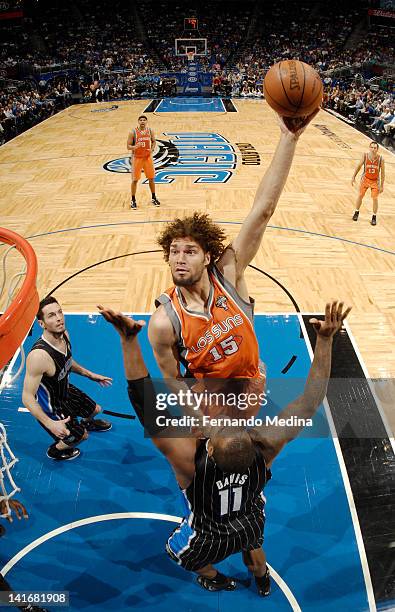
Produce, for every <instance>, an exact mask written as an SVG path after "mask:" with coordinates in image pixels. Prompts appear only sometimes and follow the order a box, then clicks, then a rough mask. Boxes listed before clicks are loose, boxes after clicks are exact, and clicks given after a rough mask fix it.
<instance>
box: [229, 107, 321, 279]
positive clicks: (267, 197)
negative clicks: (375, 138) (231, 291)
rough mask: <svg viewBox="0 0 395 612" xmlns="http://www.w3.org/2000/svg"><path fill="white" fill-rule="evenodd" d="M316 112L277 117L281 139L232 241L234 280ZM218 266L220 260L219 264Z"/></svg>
mask: <svg viewBox="0 0 395 612" xmlns="http://www.w3.org/2000/svg"><path fill="white" fill-rule="evenodd" d="M317 112H318V109H317V110H316V111H314V113H312V114H311V115H309V116H308V117H300V118H297V119H289V118H286V119H285V118H281V117H279V124H280V129H281V136H280V140H279V143H278V145H277V148H276V151H275V153H274V156H273V159H272V161H271V164H270V166H269V168H268V169H267V170H266V173H265V175H264V177H263V179H262V180H261V182H260V184H259V186H258V189H257V192H256V195H255V199H254V203H253V206H252V209H251V210H250V212H249V213H248V215H247V217H246V219H245V221H244V223H243V225H242V227H241V230H240V232H239V234H238V236H237V237H236V238H235V239H234V240H233V242H232V247H233V250H234V253H235V256H236V257H235V260H236V279H237V280H239V279H240V277H241V276H242V274H243V273H244V270H245V269H246V267H247V266H248V264H249V263H250V262H251V261H252V259H253V258H254V257H255V255H256V253H257V251H258V249H259V246H260V244H261V240H262V237H263V234H264V232H265V229H266V227H267V224H268V223H269V220H270V218H271V217H272V215H273V213H274V211H275V209H276V206H277V202H278V200H279V198H280V195H281V193H282V190H283V188H284V185H285V182H286V180H287V177H288V174H289V170H290V168H291V164H292V160H293V157H294V153H295V149H296V144H297V142H298V139H299V136H300V135H301V134H302V133H303V131H304V130H305V129H306V127H307V125H308V124H309V123H310V121H311V120H312V119H313V118H314V117H315V116H316V114H317ZM226 253H227V252H225V257H226ZM221 263H222V262H221V260H220V261H219V265H221Z"/></svg>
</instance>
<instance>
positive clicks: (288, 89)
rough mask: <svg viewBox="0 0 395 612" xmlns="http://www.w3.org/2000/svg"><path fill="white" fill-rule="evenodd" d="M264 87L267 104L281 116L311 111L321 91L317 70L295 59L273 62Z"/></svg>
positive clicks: (305, 113) (301, 115) (320, 98)
mask: <svg viewBox="0 0 395 612" xmlns="http://www.w3.org/2000/svg"><path fill="white" fill-rule="evenodd" d="M263 91H264V94H265V98H266V101H267V103H268V104H269V106H271V107H272V109H273V110H275V111H276V113H278V114H279V115H282V116H284V117H303V116H306V115H310V114H311V113H312V112H313V111H314V110H315V109H316V108H318V107H319V106H320V105H321V102H322V95H323V88H322V81H321V79H320V77H319V74H318V72H317V71H316V70H314V68H312V67H311V66H309V65H308V64H305V63H304V62H300V61H298V60H286V61H284V62H278V64H274V66H272V67H271V68H270V70H269V71H268V73H267V74H266V76H265V80H264V83H263Z"/></svg>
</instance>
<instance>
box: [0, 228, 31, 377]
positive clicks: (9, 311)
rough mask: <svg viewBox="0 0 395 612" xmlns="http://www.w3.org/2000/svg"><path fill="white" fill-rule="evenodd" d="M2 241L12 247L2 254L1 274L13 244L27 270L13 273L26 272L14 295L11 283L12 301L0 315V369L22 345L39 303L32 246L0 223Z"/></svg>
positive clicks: (0, 239)
mask: <svg viewBox="0 0 395 612" xmlns="http://www.w3.org/2000/svg"><path fill="white" fill-rule="evenodd" d="M1 242H5V243H6V244H10V245H11V248H10V249H8V250H7V251H6V253H5V254H4V256H3V273H4V277H5V272H4V261H5V258H6V257H7V255H8V253H9V251H11V250H12V248H16V249H17V250H18V251H19V252H20V253H21V254H22V255H23V257H24V258H25V260H26V271H25V272H21V273H18V274H16V275H15V276H14V277H13V279H14V278H16V277H18V278H20V277H21V276H22V275H25V279H24V281H23V284H22V287H21V288H20V289H19V291H18V293H17V294H16V296H15V297H14V296H13V295H12V293H13V292H14V291H15V289H16V285H14V287H13V290H12V292H11V297H10V301H11V300H12V302H11V304H10V305H9V306H8V304H7V306H6V311H5V312H4V314H3V315H2V316H1V317H0V371H1V369H2V368H3V367H4V366H5V365H6V364H7V363H8V361H9V360H10V359H11V358H12V357H13V355H14V354H15V352H16V351H17V349H18V347H19V346H20V345H21V343H22V341H23V339H24V338H25V336H26V334H27V332H28V331H29V329H30V327H31V325H32V323H33V321H34V317H35V316H36V314H37V310H38V305H39V298H38V293H37V289H36V278H37V257H36V254H35V252H34V250H33V248H32V247H31V245H30V244H29V243H28V242H27V240H25V239H24V238H22V236H20V235H19V234H17V233H16V232H12V231H11V230H8V229H6V228H4V227H0V243H1ZM13 279H12V280H13ZM4 285H5V278H4V280H3V287H4ZM0 297H1V296H0Z"/></svg>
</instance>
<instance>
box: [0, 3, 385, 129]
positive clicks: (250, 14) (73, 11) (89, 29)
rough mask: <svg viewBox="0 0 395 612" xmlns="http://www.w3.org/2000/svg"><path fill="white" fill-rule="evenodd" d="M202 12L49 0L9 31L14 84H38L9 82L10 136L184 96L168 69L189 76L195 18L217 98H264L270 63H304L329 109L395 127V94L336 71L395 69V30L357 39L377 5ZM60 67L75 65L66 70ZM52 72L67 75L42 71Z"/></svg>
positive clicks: (7, 69) (6, 64)
mask: <svg viewBox="0 0 395 612" xmlns="http://www.w3.org/2000/svg"><path fill="white" fill-rule="evenodd" d="M194 6H196V3H195V5H193V4H191V2H190V0H186V1H185V2H184V3H179V2H178V1H177V0H175V1H174V2H173V3H171V2H165V1H164V0H156V2H154V0H142V1H141V2H140V3H139V5H138V6H137V5H136V6H135V8H134V9H133V10H132V9H131V5H129V3H125V2H123V1H122V0H113V1H112V3H111V10H109V5H108V3H107V1H106V0H97V1H96V2H95V5H93V4H92V3H91V2H90V0H71V1H68V2H66V0H57V1H56V2H49V0H40V2H38V3H37V7H36V9H35V12H34V13H33V14H31V15H30V16H29V15H27V16H26V18H25V19H24V21H23V22H20V23H17V24H12V26H11V27H7V25H6V24H2V25H1V29H2V31H1V34H2V40H3V43H2V45H1V47H0V76H1V75H6V76H8V77H11V78H12V77H14V79H15V76H16V74H17V72H18V71H19V72H20V70H21V67H22V69H24V70H25V72H28V74H29V75H30V81H29V82H28V84H27V82H26V81H25V82H23V83H21V82H19V83H16V84H15V82H12V81H11V82H10V81H9V79H4V81H3V85H1V82H0V141H4V140H8V139H10V138H12V137H13V136H14V135H16V134H18V133H20V132H21V131H23V130H24V129H27V128H28V127H30V126H31V125H34V124H35V123H38V122H39V121H41V120H43V119H45V118H47V117H48V116H50V115H51V114H53V113H54V112H57V111H58V110H60V109H62V108H65V107H66V106H68V105H69V104H71V103H73V101H76V100H78V101H81V102H95V101H96V102H102V101H104V102H107V101H110V100H115V99H120V98H123V99H125V98H126V99H127V98H134V97H137V96H141V95H148V96H159V95H164V94H165V93H168V94H169V95H170V94H172V93H173V94H174V86H172V87H168V84H169V81H168V80H167V81H166V88H165V85H164V83H165V81H164V80H163V79H162V76H161V74H162V73H164V72H166V73H170V74H172V73H177V72H178V73H180V72H181V73H182V72H184V73H185V72H186V70H187V60H186V58H183V57H182V58H180V57H177V56H176V55H175V48H174V40H175V38H183V37H188V36H189V34H188V32H185V31H183V19H184V17H187V16H196V17H197V18H198V20H199V30H198V32H197V33H193V34H191V36H196V37H199V38H206V39H207V42H208V45H207V55H206V56H205V57H201V56H199V58H198V61H199V69H200V70H202V71H207V72H210V73H212V75H213V78H212V93H213V94H214V95H222V96H234V97H236V96H241V97H251V98H260V97H262V95H263V94H262V82H263V78H264V75H265V72H266V70H267V69H268V67H269V66H270V65H272V64H273V63H275V62H277V61H280V60H283V59H290V58H296V59H300V60H302V61H305V62H306V63H309V64H311V65H313V66H314V67H315V68H316V69H317V70H318V71H319V72H320V74H321V75H322V78H323V80H324V84H325V104H326V106H327V107H328V108H331V109H333V110H334V111H336V112H339V113H341V114H344V115H346V116H348V117H349V119H350V120H351V121H355V122H358V123H363V124H365V125H366V126H372V128H373V129H374V130H378V131H379V133H389V134H391V133H392V132H393V116H394V101H393V97H391V96H388V95H387V94H385V93H384V92H383V91H371V89H370V88H369V87H368V86H366V85H363V82H364V81H363V79H361V81H360V82H359V83H357V82H353V81H352V79H348V80H345V79H343V80H339V77H337V76H336V70H340V71H342V70H344V69H346V68H351V67H353V68H355V67H357V68H359V69H360V70H359V71H360V72H362V73H363V71H364V67H365V66H366V65H370V66H372V65H378V64H384V65H391V64H392V65H393V64H394V50H393V45H391V31H390V29H389V28H387V29H386V28H380V29H379V30H378V29H376V30H374V29H371V30H370V31H368V32H367V33H366V31H364V35H363V36H362V37H361V36H360V37H359V38H358V36H356V35H355V32H357V31H358V27H359V24H360V23H361V21H362V22H363V18H364V15H365V14H366V7H363V6H359V7H358V8H355V3H354V8H348V7H347V0H344V1H342V0H333V1H332V2H331V4H330V5H329V6H327V5H325V10H323V5H321V4H319V3H317V4H313V3H307V4H305V5H304V4H303V2H300V1H299V0H278V1H277V2H276V3H265V4H264V5H263V4H262V3H256V2H252V1H251V2H247V1H246V2H244V3H240V2H235V3H232V2H229V3H226V5H222V4H221V10H219V8H218V4H217V3H215V2H211V1H210V2H209V1H208V0H202V2H201V3H200V4H199V9H198V13H196V11H195V8H194ZM350 6H351V5H350ZM164 16H165V17H164ZM352 36H354V38H352ZM350 37H351V38H350ZM61 68H63V69H65V68H67V69H68V70H63V73H61V72H59V70H60V69H61ZM334 71H335V72H334ZM45 72H47V73H48V72H52V73H53V74H62V76H59V77H58V78H52V79H47V78H46V77H45V78H44V77H43V76H40V75H42V73H45ZM33 76H34V77H35V80H33V78H32V77H33ZM167 76H169V74H167ZM170 83H171V82H170Z"/></svg>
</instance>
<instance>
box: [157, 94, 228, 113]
mask: <svg viewBox="0 0 395 612" xmlns="http://www.w3.org/2000/svg"><path fill="white" fill-rule="evenodd" d="M155 112H156V113H225V112H226V110H225V107H224V105H223V103H222V100H221V98H192V97H190V98H189V97H186V98H163V100H162V101H161V102H160V103H159V105H158V106H157V107H156V109H155Z"/></svg>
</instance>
